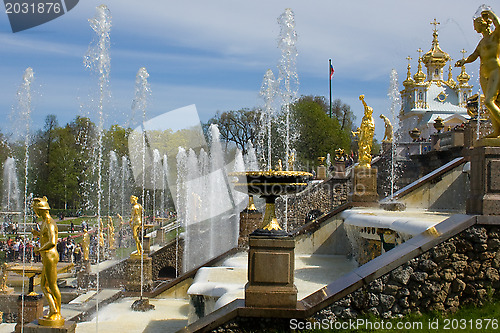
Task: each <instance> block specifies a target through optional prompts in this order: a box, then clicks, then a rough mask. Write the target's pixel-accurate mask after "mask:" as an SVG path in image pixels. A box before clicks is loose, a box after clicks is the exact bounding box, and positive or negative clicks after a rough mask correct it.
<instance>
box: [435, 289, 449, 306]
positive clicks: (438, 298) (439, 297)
mask: <svg viewBox="0 0 500 333" xmlns="http://www.w3.org/2000/svg"><path fill="white" fill-rule="evenodd" d="M446 296H448V293H447V292H445V291H444V290H440V291H438V292H437V293H435V294H434V295H433V296H432V300H433V301H434V302H436V303H443V302H444V301H445V300H446Z"/></svg>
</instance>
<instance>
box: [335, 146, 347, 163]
mask: <svg viewBox="0 0 500 333" xmlns="http://www.w3.org/2000/svg"><path fill="white" fill-rule="evenodd" d="M345 156H346V155H345V150H344V149H342V148H337V149H335V161H342V162H343V161H345Z"/></svg>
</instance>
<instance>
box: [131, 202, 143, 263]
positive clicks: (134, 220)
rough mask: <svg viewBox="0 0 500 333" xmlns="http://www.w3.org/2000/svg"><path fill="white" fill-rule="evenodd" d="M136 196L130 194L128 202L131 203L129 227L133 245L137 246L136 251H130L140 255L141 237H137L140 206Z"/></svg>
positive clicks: (139, 223) (139, 230) (140, 218)
mask: <svg viewBox="0 0 500 333" xmlns="http://www.w3.org/2000/svg"><path fill="white" fill-rule="evenodd" d="M137 199H138V198H137V197H136V196H135V195H131V196H130V203H131V204H132V212H131V213H130V221H129V224H130V227H131V228H132V236H133V237H134V240H135V246H136V247H137V251H136V252H134V253H132V254H135V255H139V256H140V255H142V253H143V252H142V244H141V239H140V237H139V235H140V232H141V229H142V211H143V208H142V206H141V205H140V204H139V203H138V202H137Z"/></svg>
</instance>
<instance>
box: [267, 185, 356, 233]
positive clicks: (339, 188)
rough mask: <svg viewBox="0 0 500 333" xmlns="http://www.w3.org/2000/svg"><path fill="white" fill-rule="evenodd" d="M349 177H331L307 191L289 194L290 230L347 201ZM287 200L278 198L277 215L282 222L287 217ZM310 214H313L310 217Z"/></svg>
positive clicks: (288, 217) (288, 220)
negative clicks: (285, 213) (285, 214)
mask: <svg viewBox="0 0 500 333" xmlns="http://www.w3.org/2000/svg"><path fill="white" fill-rule="evenodd" d="M348 183H349V179H347V178H330V179H328V180H326V181H324V182H321V183H319V184H317V185H315V186H311V187H308V188H307V189H306V190H305V191H303V192H301V193H298V194H293V195H289V196H288V211H287V222H288V230H289V231H291V230H294V229H297V228H299V227H301V226H303V225H304V224H305V223H306V222H309V221H311V220H313V219H314V218H316V217H318V216H319V214H325V213H328V212H330V211H331V210H333V209H335V208H337V207H338V206H340V205H342V204H344V203H345V202H347V195H348V193H349V184H348ZM285 211H286V210H285V200H284V198H283V197H280V198H278V199H277V200H276V215H277V218H278V220H279V222H280V223H281V224H283V220H284V218H285V216H284V214H283V212H285ZM308 215H311V216H310V217H308ZM307 219H308V220H307Z"/></svg>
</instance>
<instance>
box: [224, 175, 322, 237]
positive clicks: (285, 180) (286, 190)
mask: <svg viewBox="0 0 500 333" xmlns="http://www.w3.org/2000/svg"><path fill="white" fill-rule="evenodd" d="M229 176H231V177H234V188H235V190H237V191H240V192H244V193H248V194H250V195H259V196H261V197H263V198H264V199H265V200H266V209H265V212H264V218H263V221H262V224H261V227H260V228H258V229H257V230H256V231H254V233H253V234H256V235H262V236H264V235H267V236H286V235H287V234H286V232H285V231H284V230H283V229H282V228H281V227H280V225H279V223H278V220H277V218H276V213H275V203H276V199H277V198H278V197H279V196H281V195H287V194H293V193H298V192H301V191H303V190H304V189H305V188H306V187H307V182H306V181H307V180H308V179H309V178H311V177H312V176H313V175H312V174H311V173H309V172H304V171H283V170H269V171H247V172H234V173H230V174H229Z"/></svg>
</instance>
